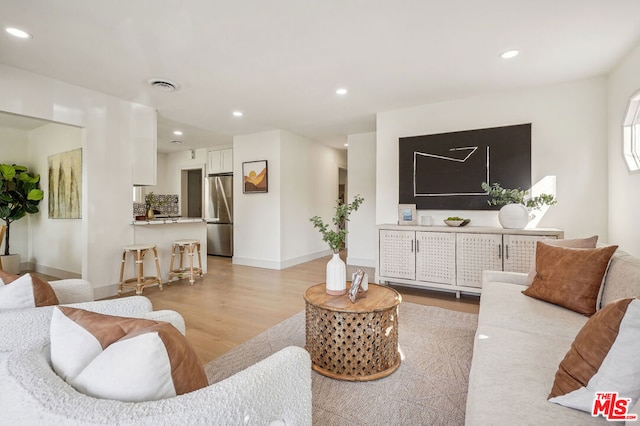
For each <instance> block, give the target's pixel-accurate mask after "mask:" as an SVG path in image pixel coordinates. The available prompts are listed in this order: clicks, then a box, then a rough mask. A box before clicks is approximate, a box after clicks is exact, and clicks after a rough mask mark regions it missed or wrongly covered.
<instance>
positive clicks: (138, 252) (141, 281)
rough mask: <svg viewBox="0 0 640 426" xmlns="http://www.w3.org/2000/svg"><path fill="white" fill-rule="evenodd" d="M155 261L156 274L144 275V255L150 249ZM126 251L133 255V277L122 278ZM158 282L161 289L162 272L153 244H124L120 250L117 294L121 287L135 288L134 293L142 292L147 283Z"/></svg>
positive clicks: (120, 292)
mask: <svg viewBox="0 0 640 426" xmlns="http://www.w3.org/2000/svg"><path fill="white" fill-rule="evenodd" d="M150 250H152V251H153V256H154V257H155V261H156V276H148V277H145V276H144V263H143V261H144V256H145V255H146V254H147V253H148V252H149V251H150ZM127 253H131V254H132V255H133V260H134V265H133V266H134V270H135V277H134V278H128V279H126V280H125V279H124V267H125V263H126V260H127ZM154 284H158V286H159V287H160V291H162V274H161V273H160V263H159V262H158V250H157V248H156V246H155V245H153V244H132V245H130V246H124V247H123V251H122V265H121V266H120V286H119V287H118V296H120V295H121V294H122V288H123V287H132V288H135V290H136V294H142V289H143V288H145V287H146V286H149V285H154Z"/></svg>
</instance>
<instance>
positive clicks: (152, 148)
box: [131, 104, 158, 185]
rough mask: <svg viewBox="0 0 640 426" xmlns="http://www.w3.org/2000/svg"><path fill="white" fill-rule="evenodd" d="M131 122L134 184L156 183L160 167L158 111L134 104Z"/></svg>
mask: <svg viewBox="0 0 640 426" xmlns="http://www.w3.org/2000/svg"><path fill="white" fill-rule="evenodd" d="M131 108H132V119H133V121H132V123H131V158H132V160H133V161H132V164H131V174H132V181H133V184H134V185H156V184H157V175H158V171H157V167H158V126H157V120H158V116H157V112H156V110H154V109H151V108H149V107H146V106H143V105H138V104H133V105H132V107H131Z"/></svg>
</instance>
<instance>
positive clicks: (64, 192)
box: [47, 148, 82, 219]
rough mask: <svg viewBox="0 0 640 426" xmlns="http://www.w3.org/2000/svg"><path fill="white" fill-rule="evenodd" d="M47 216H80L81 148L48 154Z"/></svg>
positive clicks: (51, 217) (77, 217)
mask: <svg viewBox="0 0 640 426" xmlns="http://www.w3.org/2000/svg"><path fill="white" fill-rule="evenodd" d="M47 160H48V163H49V218H50V219H80V218H82V148H78V149H74V150H72V151H67V152H63V153H60V154H55V155H50V156H49V157H48V159H47Z"/></svg>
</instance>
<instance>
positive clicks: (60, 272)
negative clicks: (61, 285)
mask: <svg viewBox="0 0 640 426" xmlns="http://www.w3.org/2000/svg"><path fill="white" fill-rule="evenodd" d="M22 265H23V267H24V265H27V268H26V269H28V270H31V271H36V272H38V273H41V274H45V275H51V276H52V277H56V278H60V279H63V280H67V279H75V278H82V274H79V273H77V272H71V271H66V270H64V269H58V268H52V267H51V266H46V265H34V264H33V263H31V262H28V263H26V264H25V263H23V264H22Z"/></svg>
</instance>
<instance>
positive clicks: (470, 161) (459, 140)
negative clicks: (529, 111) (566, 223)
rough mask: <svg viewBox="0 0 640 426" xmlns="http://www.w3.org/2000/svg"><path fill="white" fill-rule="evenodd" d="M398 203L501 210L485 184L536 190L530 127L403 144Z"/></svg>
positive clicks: (435, 136)
mask: <svg viewBox="0 0 640 426" xmlns="http://www.w3.org/2000/svg"><path fill="white" fill-rule="evenodd" d="M398 145H399V146H398V155H399V174H398V182H399V187H398V203H406V204H416V207H417V209H418V210H425V209H440V210H496V209H498V208H499V207H497V206H490V205H489V204H488V203H487V201H488V199H489V197H488V196H487V194H486V192H485V191H484V190H483V189H482V187H481V185H482V182H487V183H489V184H492V183H495V182H498V183H500V184H501V185H502V186H503V187H504V188H521V189H524V190H527V189H529V188H530V187H531V123H525V124H517V125H513V126H503V127H493V128H486V129H474V130H463V131H458V132H449V133H439V134H432V135H421V136H410V137H402V138H399V140H398Z"/></svg>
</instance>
